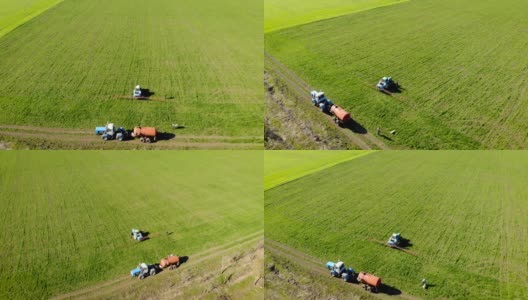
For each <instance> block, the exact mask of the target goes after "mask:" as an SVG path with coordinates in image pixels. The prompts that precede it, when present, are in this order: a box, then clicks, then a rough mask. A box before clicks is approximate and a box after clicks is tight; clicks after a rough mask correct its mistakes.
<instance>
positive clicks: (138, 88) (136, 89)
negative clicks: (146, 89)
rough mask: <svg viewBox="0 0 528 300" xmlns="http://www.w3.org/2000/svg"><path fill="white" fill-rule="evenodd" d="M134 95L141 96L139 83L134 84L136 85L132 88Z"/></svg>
mask: <svg viewBox="0 0 528 300" xmlns="http://www.w3.org/2000/svg"><path fill="white" fill-rule="evenodd" d="M134 97H135V98H139V97H141V86H140V85H139V84H138V85H136V87H135V88H134Z"/></svg>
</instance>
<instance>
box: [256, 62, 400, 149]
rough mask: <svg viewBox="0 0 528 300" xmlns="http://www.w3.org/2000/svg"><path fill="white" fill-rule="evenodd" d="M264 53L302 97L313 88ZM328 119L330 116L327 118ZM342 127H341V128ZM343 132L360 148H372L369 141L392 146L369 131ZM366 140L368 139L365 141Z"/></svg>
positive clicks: (382, 145) (383, 146) (378, 145)
mask: <svg viewBox="0 0 528 300" xmlns="http://www.w3.org/2000/svg"><path fill="white" fill-rule="evenodd" d="M264 55H265V57H266V59H268V61H269V62H270V63H271V66H272V68H273V71H274V72H275V73H276V74H277V75H278V76H279V77H280V78H282V79H283V80H285V81H286V82H287V83H289V86H290V87H291V88H293V89H295V92H296V93H297V94H298V96H299V97H300V98H304V97H306V96H305V95H307V94H308V93H309V92H310V91H312V90H313V88H312V87H311V86H310V85H309V84H308V83H306V82H305V81H303V80H302V79H301V78H300V77H299V76H297V75H296V74H295V73H293V71H291V70H290V69H288V68H287V67H286V66H284V65H283V64H282V63H281V62H279V61H278V60H277V59H276V58H274V57H273V56H271V55H270V54H269V53H267V52H264ZM327 119H328V118H327ZM328 120H329V121H330V122H331V123H332V124H333V125H334V126H336V127H337V128H339V127H338V126H337V125H336V124H335V123H334V122H332V120H331V119H328ZM339 129H341V128H339ZM340 131H341V132H343V133H344V134H345V135H346V136H347V137H348V138H349V139H350V140H351V141H352V142H354V143H355V144H356V145H358V146H359V147H360V148H362V149H364V150H371V149H372V148H371V146H370V145H369V142H370V143H371V144H373V145H375V146H377V147H378V148H379V149H382V150H390V148H389V147H388V146H387V145H386V144H385V143H383V142H382V141H381V140H379V139H377V138H376V137H374V136H373V135H372V134H370V133H369V132H367V133H365V134H356V133H353V132H351V131H350V130H348V129H347V130H340ZM365 140H366V141H365Z"/></svg>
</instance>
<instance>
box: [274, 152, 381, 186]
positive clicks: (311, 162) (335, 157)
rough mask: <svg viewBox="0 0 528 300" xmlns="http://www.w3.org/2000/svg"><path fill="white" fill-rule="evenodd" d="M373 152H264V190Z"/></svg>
mask: <svg viewBox="0 0 528 300" xmlns="http://www.w3.org/2000/svg"><path fill="white" fill-rule="evenodd" d="M373 152H375V151H338V150H336V151H311V150H304V151H303V150H297V151H288V150H276V151H265V152H264V190H267V189H270V188H273V187H275V186H278V185H281V184H284V183H286V182H288V181H292V180H295V179H298V178H301V177H303V176H306V175H308V174H311V173H314V172H317V171H320V170H323V169H325V168H329V167H331V166H335V165H337V164H339V163H342V162H345V161H348V160H351V159H355V158H358V157H361V156H364V155H367V154H370V153H373Z"/></svg>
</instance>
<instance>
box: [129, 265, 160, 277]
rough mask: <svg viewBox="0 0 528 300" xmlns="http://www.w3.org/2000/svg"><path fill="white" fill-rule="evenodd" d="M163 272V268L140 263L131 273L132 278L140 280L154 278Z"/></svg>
mask: <svg viewBox="0 0 528 300" xmlns="http://www.w3.org/2000/svg"><path fill="white" fill-rule="evenodd" d="M159 272H161V268H160V266H159V265H157V264H152V265H147V264H146V263H140V264H139V266H137V268H135V269H134V270H132V271H130V275H131V276H132V277H137V278H139V279H144V278H146V277H148V276H154V275H156V274H158V273H159Z"/></svg>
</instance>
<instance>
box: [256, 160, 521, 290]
mask: <svg viewBox="0 0 528 300" xmlns="http://www.w3.org/2000/svg"><path fill="white" fill-rule="evenodd" d="M268 156H270V154H268ZM281 159H282V158H281V156H280V155H279V160H281ZM267 160H268V161H269V160H271V158H270V157H267ZM527 165H528V153H525V152H516V151H509V152H505V151H462V152H458V151H457V152H453V151H382V152H376V153H373V154H370V155H367V156H364V157H361V158H358V159H354V160H352V161H349V162H345V163H341V164H339V165H336V166H334V167H331V168H327V169H324V170H322V171H320V172H316V173H312V174H310V175H307V176H305V177H303V178H301V179H298V180H295V181H292V182H290V183H287V184H284V185H281V186H279V187H276V188H273V189H270V190H268V191H266V192H265V201H264V203H265V207H266V211H265V232H266V239H271V240H275V241H278V242H280V243H283V244H287V245H289V246H291V247H293V248H295V249H298V250H300V251H303V252H305V253H307V254H310V255H312V256H315V257H317V258H319V259H320V260H321V261H332V260H334V261H335V260H337V259H341V260H343V261H344V262H346V263H348V264H349V265H351V266H352V267H354V268H355V269H356V271H368V272H371V273H374V274H376V275H378V276H380V277H381V278H382V279H383V281H384V283H385V284H387V285H389V286H391V287H393V288H394V289H396V290H400V291H401V292H403V293H406V294H411V295H416V296H418V297H424V298H437V299H438V298H458V299H492V298H494V299H498V298H501V299H526V298H527V297H528V282H527V281H526V278H528V256H527V254H528V253H527V248H526V247H527V245H528V230H527V228H528V219H527V215H528V198H527V196H526V195H527V193H528V188H527V186H526V180H527V179H528V168H527V167H526V166H527ZM393 232H401V233H402V236H403V237H405V238H407V239H409V240H410V244H411V246H410V247H408V250H409V251H411V253H412V254H414V255H416V256H413V255H411V254H409V253H405V252H403V251H398V250H396V249H391V248H389V247H386V246H384V245H381V244H380V243H384V242H385V241H386V240H387V239H388V237H389V236H390V234H391V233H393ZM320 268H323V269H324V265H321V266H320ZM328 276H329V275H328ZM424 277H425V278H427V280H428V282H429V283H430V284H431V286H430V288H429V289H428V290H422V288H421V286H420V280H421V279H422V278H424Z"/></svg>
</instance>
